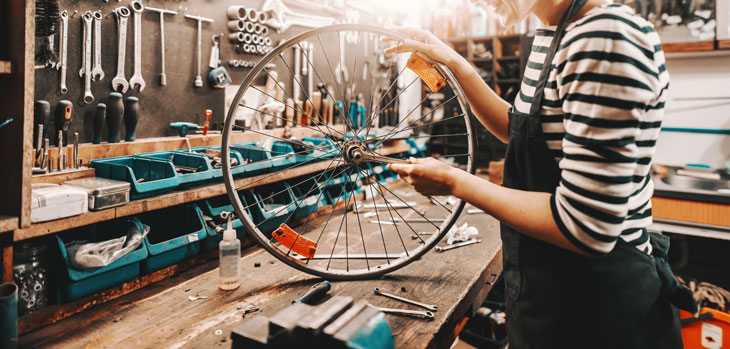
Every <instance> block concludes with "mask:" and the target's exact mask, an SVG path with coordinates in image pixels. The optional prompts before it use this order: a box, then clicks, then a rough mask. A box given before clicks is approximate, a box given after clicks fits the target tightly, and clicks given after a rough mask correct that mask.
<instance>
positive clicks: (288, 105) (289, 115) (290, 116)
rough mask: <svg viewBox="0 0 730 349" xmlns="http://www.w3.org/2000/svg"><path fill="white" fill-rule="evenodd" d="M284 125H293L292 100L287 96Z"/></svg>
mask: <svg viewBox="0 0 730 349" xmlns="http://www.w3.org/2000/svg"><path fill="white" fill-rule="evenodd" d="M285 114H286V121H287V123H286V126H294V114H295V113H294V100H293V99H291V98H289V99H287V100H286V112H285Z"/></svg>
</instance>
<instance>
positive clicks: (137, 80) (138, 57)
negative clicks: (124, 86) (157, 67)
mask: <svg viewBox="0 0 730 349" xmlns="http://www.w3.org/2000/svg"><path fill="white" fill-rule="evenodd" d="M130 6H131V7H132V12H133V13H134V14H133V15H134V72H133V73H132V77H131V78H129V87H130V88H132V90H134V88H135V86H139V92H142V90H144V87H145V85H146V84H145V82H144V79H143V78H142V11H144V5H142V2H141V1H132V3H131V4H130Z"/></svg>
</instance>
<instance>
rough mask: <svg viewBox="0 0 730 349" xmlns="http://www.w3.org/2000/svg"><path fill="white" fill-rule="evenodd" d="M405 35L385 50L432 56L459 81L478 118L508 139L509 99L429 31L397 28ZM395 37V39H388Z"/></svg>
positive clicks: (502, 138)
mask: <svg viewBox="0 0 730 349" xmlns="http://www.w3.org/2000/svg"><path fill="white" fill-rule="evenodd" d="M394 30H395V31H396V32H398V33H400V34H403V35H404V36H405V37H406V38H407V39H406V40H405V41H403V42H400V45H398V46H394V47H390V48H388V49H386V52H387V53H404V52H413V51H418V52H420V53H423V54H425V55H427V56H428V57H429V58H431V59H432V60H435V61H438V62H441V63H443V64H445V65H446V67H448V68H449V70H451V71H452V72H453V73H454V75H455V76H456V80H458V81H459V84H460V85H461V87H462V89H463V90H464V93H465V95H466V98H467V100H468V102H469V105H470V106H471V109H472V112H473V113H474V115H476V117H477V119H479V121H480V122H481V123H482V124H483V125H484V126H485V127H486V128H487V129H488V130H489V131H490V132H492V134H494V135H495V136H496V137H497V138H499V139H500V140H501V141H502V142H505V143H507V140H508V127H509V118H508V116H507V110H509V107H510V105H509V103H507V102H506V101H505V100H504V99H502V98H501V97H499V96H498V95H497V94H496V93H495V92H494V91H493V90H492V89H491V88H489V86H488V85H487V84H486V83H485V82H484V80H482V78H481V77H480V76H479V74H477V72H476V71H475V70H474V68H473V67H472V66H471V64H470V63H469V62H468V61H467V60H466V59H465V58H464V57H462V56H461V55H459V54H458V53H457V52H456V51H454V50H453V49H452V48H451V47H449V46H448V45H446V44H445V43H444V42H443V41H441V40H439V38H437V37H436V36H435V35H433V34H432V33H430V32H428V31H425V30H420V29H414V28H396V29H394ZM387 40H388V41H395V40H394V39H390V38H388V39H387Z"/></svg>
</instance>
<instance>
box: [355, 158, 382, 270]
mask: <svg viewBox="0 0 730 349" xmlns="http://www.w3.org/2000/svg"><path fill="white" fill-rule="evenodd" d="M355 167H356V168H357V178H358V179H360V180H362V179H361V178H360V171H361V170H360V166H355ZM368 178H369V177H368ZM368 187H370V199H371V200H372V201H373V207H374V210H375V218H376V219H377V220H378V230H379V231H380V237H381V238H382V240H383V250H384V251H385V260H386V262H387V263H388V264H390V257H389V256H388V246H387V245H386V244H385V234H383V225H382V224H380V214H379V213H378V208H377V205H376V203H375V192H374V191H373V185H372V184H368ZM355 207H357V204H355ZM358 220H359V212H358ZM363 249H364V248H363Z"/></svg>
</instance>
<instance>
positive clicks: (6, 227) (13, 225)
mask: <svg viewBox="0 0 730 349" xmlns="http://www.w3.org/2000/svg"><path fill="white" fill-rule="evenodd" d="M17 228H18V217H12V216H6V215H2V214H0V233H4V232H6V231H11V230H15V229H17Z"/></svg>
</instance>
